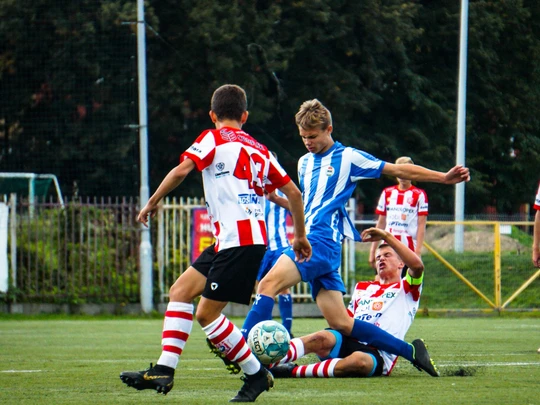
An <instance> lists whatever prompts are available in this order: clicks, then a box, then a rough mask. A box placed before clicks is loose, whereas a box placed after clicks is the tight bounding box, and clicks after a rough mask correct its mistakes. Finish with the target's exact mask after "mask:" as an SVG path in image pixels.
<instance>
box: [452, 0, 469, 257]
mask: <svg viewBox="0 0 540 405" xmlns="http://www.w3.org/2000/svg"><path fill="white" fill-rule="evenodd" d="M468 31H469V0H461V28H460V35H459V88H458V111H457V121H458V122H457V141H456V165H465V129H466V127H465V120H466V114H467V113H466V108H465V107H466V103H467V46H468V45H467V42H468ZM454 210H455V211H454V221H458V222H462V221H463V220H464V217H465V215H464V212H465V183H464V182H462V183H459V184H456V194H455V207H454ZM454 250H455V251H456V252H458V253H461V252H463V224H457V225H455V228H454Z"/></svg>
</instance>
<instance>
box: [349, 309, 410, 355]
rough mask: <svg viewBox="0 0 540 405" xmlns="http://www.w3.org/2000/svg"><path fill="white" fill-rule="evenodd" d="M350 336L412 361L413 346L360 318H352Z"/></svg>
mask: <svg viewBox="0 0 540 405" xmlns="http://www.w3.org/2000/svg"><path fill="white" fill-rule="evenodd" d="M351 336H352V337H353V338H355V339H358V340H360V341H361V342H366V343H367V344H368V345H370V346H375V347H376V348H377V349H379V350H383V351H385V352H388V353H392V354H396V355H398V356H401V357H404V358H406V359H407V360H409V361H411V362H412V361H413V360H414V359H413V347H412V345H411V344H409V343H407V342H405V341H403V340H401V339H398V338H396V337H394V336H392V335H391V334H389V333H388V332H386V331H384V330H382V329H381V328H379V327H377V326H375V325H373V324H371V323H369V322H365V321H361V320H360V319H355V320H354V326H353V329H352V332H351Z"/></svg>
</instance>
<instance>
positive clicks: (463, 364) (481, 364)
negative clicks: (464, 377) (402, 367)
mask: <svg viewBox="0 0 540 405" xmlns="http://www.w3.org/2000/svg"><path fill="white" fill-rule="evenodd" d="M437 366H439V367H459V366H461V367H466V366H475V367H508V366H512V367H520V366H540V361H530V362H506V363H505V362H482V361H462V362H455V363H437Z"/></svg>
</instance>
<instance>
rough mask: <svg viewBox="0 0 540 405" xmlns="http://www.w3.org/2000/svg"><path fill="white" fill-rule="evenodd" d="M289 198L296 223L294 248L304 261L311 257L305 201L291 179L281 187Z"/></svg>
mask: <svg viewBox="0 0 540 405" xmlns="http://www.w3.org/2000/svg"><path fill="white" fill-rule="evenodd" d="M279 190H280V191H281V192H282V193H283V194H285V195H286V196H287V200H289V211H291V215H292V219H293V225H294V240H293V242H292V248H293V250H294V253H295V255H296V260H297V261H298V262H300V263H301V262H303V261H306V260H309V259H310V258H311V244H310V243H309V241H308V239H307V236H306V227H305V225H304V203H303V202H302V193H301V192H300V190H299V189H298V187H296V184H294V183H293V182H292V181H289V182H288V183H287V184H285V185H284V186H283V187H281V188H280V189H279Z"/></svg>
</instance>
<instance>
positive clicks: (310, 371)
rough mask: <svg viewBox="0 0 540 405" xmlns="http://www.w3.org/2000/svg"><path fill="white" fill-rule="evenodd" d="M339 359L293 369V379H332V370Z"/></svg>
mask: <svg viewBox="0 0 540 405" xmlns="http://www.w3.org/2000/svg"><path fill="white" fill-rule="evenodd" d="M340 360H341V359H328V360H324V361H321V362H320V363H315V364H307V365H303V366H298V367H295V368H294V369H293V370H292V377H294V378H317V377H333V376H334V368H335V367H336V364H337V362H338V361H340Z"/></svg>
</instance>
